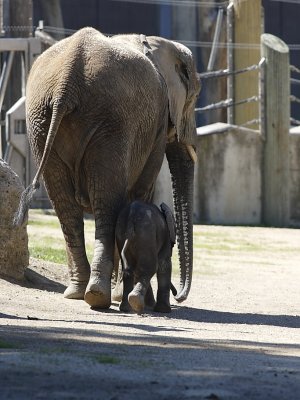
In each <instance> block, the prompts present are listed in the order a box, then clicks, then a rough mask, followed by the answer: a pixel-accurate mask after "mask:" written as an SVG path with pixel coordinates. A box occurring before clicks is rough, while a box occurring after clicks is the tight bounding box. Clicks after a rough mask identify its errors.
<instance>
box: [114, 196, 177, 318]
mask: <svg viewBox="0 0 300 400" xmlns="http://www.w3.org/2000/svg"><path fill="white" fill-rule="evenodd" d="M160 208H161V211H160V210H159V208H158V207H157V206H156V205H154V204H150V203H144V202H142V201H134V202H133V203H131V204H129V205H128V206H127V207H125V208H124V209H123V210H122V211H121V213H120V215H119V217H118V220H117V225H116V242H117V247H118V251H119V254H120V257H121V262H122V273H123V284H124V288H123V298H122V302H121V304H120V310H121V311H130V310H131V309H133V311H135V312H137V313H142V312H143V311H144V306H145V295H146V293H147V290H148V289H149V285H150V280H151V278H152V277H153V276H154V274H155V273H157V284H158V288H157V300H156V304H155V306H154V311H158V312H170V311H171V307H170V290H172V291H174V289H175V288H174V286H173V285H172V284H171V273H172V261H171V257H172V249H173V246H174V244H175V241H176V228H175V220H174V217H173V214H172V211H171V210H170V209H169V207H168V206H167V205H166V204H164V203H162V204H161V206H160ZM173 294H174V293H173Z"/></svg>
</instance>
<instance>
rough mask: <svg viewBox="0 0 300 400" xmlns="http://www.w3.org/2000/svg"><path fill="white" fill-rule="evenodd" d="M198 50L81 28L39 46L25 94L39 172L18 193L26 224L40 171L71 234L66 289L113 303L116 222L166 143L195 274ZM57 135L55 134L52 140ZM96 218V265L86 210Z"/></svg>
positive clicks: (143, 188)
mask: <svg viewBox="0 0 300 400" xmlns="http://www.w3.org/2000/svg"><path fill="white" fill-rule="evenodd" d="M198 93H199V80H198V77H197V73H196V70H195V65H194V62H193V58H192V54H191V52H190V51H189V50H188V49H187V48H186V47H184V46H183V45H181V44H179V43H175V42H171V41H168V40H165V39H162V38H159V37H147V38H146V37H145V36H142V35H134V34H133V35H120V36H114V37H111V38H108V37H105V36H104V35H102V34H101V33H100V32H98V31H96V30H95V29H93V28H84V29H81V30H80V31H78V32H77V33H75V34H74V35H72V36H71V37H69V38H67V39H64V40H61V41H60V42H58V43H57V44H55V45H53V46H52V47H51V48H50V49H48V50H47V51H45V52H44V53H43V54H41V55H40V56H39V57H38V58H37V60H36V61H35V63H34V64H33V66H32V69H31V72H30V74H29V78H28V84H27V94H26V119H27V128H28V138H29V142H30V145H31V149H32V151H33V154H34V156H35V159H36V162H37V165H38V171H37V174H36V176H35V178H34V180H33V183H32V185H31V186H30V187H28V188H27V190H26V192H25V193H24V196H23V198H22V201H21V207H20V210H19V215H18V216H17V217H16V224H20V223H22V220H23V218H24V216H25V215H26V211H27V208H28V204H29V201H30V196H31V195H32V193H33V192H34V190H35V189H36V188H37V187H38V184H39V179H40V177H41V175H43V178H44V182H45V185H46V188H47V191H48V194H49V197H50V199H51V201H52V204H53V207H54V209H55V211H56V213H57V216H58V218H59V220H60V223H61V227H62V231H63V233H64V237H65V240H66V247H67V254H68V265H69V273H70V285H69V286H68V288H67V289H66V291H65V294H64V296H65V297H67V298H73V299H74V298H77V299H83V298H84V299H85V301H86V302H87V303H88V304H90V305H91V306H93V307H98V308H107V307H109V306H110V304H111V277H112V271H113V263H114V261H113V260H114V245H115V242H114V238H115V224H116V220H117V216H118V214H119V212H120V210H121V209H122V208H123V207H124V206H125V205H126V204H127V203H128V202H129V201H131V200H134V199H140V200H149V199H150V198H151V195H152V191H153V186H154V183H155V180H156V177H157V174H158V172H159V169H160V167H161V164H162V161H163V156H164V153H165V152H166V155H167V158H168V161H169V166H170V171H171V175H172V179H173V189H174V203H175V210H176V219H177V227H178V246H179V258H180V268H181V286H180V292H179V294H178V296H177V300H178V301H183V300H184V299H186V297H187V295H188V292H189V290H190V285H191V279H192V262H193V255H192V253H193V247H192V207H193V204H192V199H193V172H194V161H193V158H194V157H193V156H194V154H195V152H194V148H193V145H194V140H195V135H196V130H195V120H194V106H195V101H196V98H197V96H198ZM54 139H55V140H54ZM84 212H90V213H92V214H93V215H94V218H95V227H96V233H95V250H94V257H93V260H92V263H91V265H89V262H88V260H87V256H86V251H85V244H84V224H83V213H84Z"/></svg>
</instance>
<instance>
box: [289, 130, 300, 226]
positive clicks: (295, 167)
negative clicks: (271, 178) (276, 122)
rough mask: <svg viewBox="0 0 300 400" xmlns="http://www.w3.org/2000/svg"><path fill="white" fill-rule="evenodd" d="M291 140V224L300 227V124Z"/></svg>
mask: <svg viewBox="0 0 300 400" xmlns="http://www.w3.org/2000/svg"><path fill="white" fill-rule="evenodd" d="M289 142H290V182H289V183H290V208H291V211H290V225H291V226H295V227H300V126H298V127H297V128H292V129H291V130H290V136H289Z"/></svg>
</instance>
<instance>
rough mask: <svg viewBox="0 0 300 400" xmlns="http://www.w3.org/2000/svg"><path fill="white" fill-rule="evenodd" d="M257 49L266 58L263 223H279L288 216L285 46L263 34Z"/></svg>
mask: <svg viewBox="0 0 300 400" xmlns="http://www.w3.org/2000/svg"><path fill="white" fill-rule="evenodd" d="M261 53H262V57H265V59H266V63H265V77H264V78H265V79H264V82H265V88H264V98H263V99H262V101H264V107H265V110H264V113H265V127H264V129H265V140H264V156H263V180H262V181H263V189H262V193H263V199H262V200H263V202H262V215H263V222H264V223H265V224H267V225H271V226H277V227H282V226H287V225H288V224H289V219H290V195H289V173H290V167H289V129H290V65H289V48H288V46H287V45H286V44H285V43H284V42H283V41H282V40H281V39H279V38H277V37H275V36H273V35H270V34H263V35H262V36H261Z"/></svg>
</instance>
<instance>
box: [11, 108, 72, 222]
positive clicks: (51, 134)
mask: <svg viewBox="0 0 300 400" xmlns="http://www.w3.org/2000/svg"><path fill="white" fill-rule="evenodd" d="M65 113H66V111H65V110H64V108H63V107H62V105H61V102H59V101H54V104H53V108H52V117H51V122H50V126H49V130H48V134H47V138H46V144H45V147H44V152H43V155H42V159H41V162H40V165H39V167H38V170H37V172H36V174H35V177H34V178H33V181H32V183H31V184H30V185H29V186H28V187H27V188H26V189H25V190H24V191H23V193H22V194H21V198H20V202H19V207H18V210H17V212H16V214H15V216H14V220H13V225H14V226H16V227H18V226H21V225H23V223H24V222H25V220H26V218H27V213H28V209H29V207H30V204H31V201H32V198H33V195H34V193H35V192H36V190H37V189H38V188H39V187H40V182H39V180H40V177H41V175H42V174H43V172H44V169H45V166H46V163H47V161H48V158H49V155H50V152H51V149H52V145H53V142H54V139H55V136H56V133H57V131H58V128H59V126H60V123H61V121H62V119H63V117H64V115H65Z"/></svg>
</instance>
